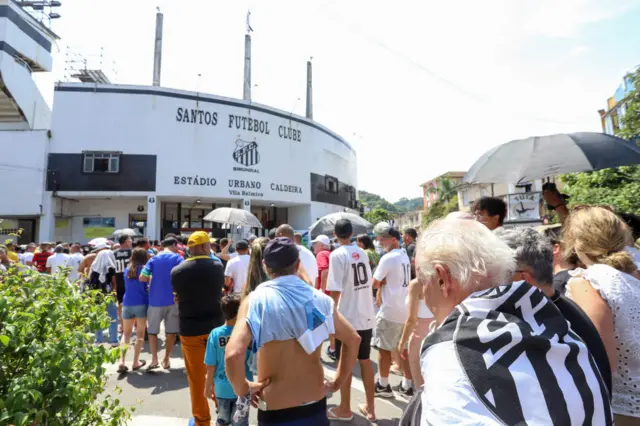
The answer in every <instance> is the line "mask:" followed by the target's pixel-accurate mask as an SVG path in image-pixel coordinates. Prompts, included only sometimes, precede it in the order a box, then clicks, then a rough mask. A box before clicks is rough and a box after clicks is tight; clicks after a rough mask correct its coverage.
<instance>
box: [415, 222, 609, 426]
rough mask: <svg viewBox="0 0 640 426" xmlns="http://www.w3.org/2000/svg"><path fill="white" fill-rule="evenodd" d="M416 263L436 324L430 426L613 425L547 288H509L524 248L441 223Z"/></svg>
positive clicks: (425, 354)
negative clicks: (517, 256)
mask: <svg viewBox="0 0 640 426" xmlns="http://www.w3.org/2000/svg"><path fill="white" fill-rule="evenodd" d="M416 267H417V271H418V279H419V280H420V283H421V284H422V285H423V289H424V295H425V302H426V304H427V306H428V307H429V309H430V310H431V312H433V314H434V316H435V322H436V329H435V330H434V331H433V332H432V333H431V334H430V335H429V336H428V337H427V338H426V339H425V342H424V344H423V348H422V356H421V369H422V374H423V377H424V379H425V384H424V390H423V392H422V420H421V424H422V425H423V426H426V425H432V424H463V423H464V424H508V425H515V424H527V425H530V426H533V425H550V424H557V425H559V424H563V425H575V424H583V423H584V422H585V421H587V422H590V423H592V424H597V425H611V424H612V411H611V406H610V403H609V397H608V395H607V390H606V386H605V384H604V382H603V380H602V377H601V376H600V374H599V373H598V371H597V368H596V367H595V365H594V362H593V359H592V357H591V355H590V354H589V351H588V350H587V347H586V346H585V344H584V343H583V342H582V341H581V340H580V338H579V337H578V336H577V335H576V334H575V333H574V332H573V331H572V330H571V329H570V328H569V326H568V323H567V321H566V320H565V319H564V318H563V317H562V315H561V314H560V312H559V311H558V309H557V308H556V307H555V306H554V304H553V303H552V302H551V301H550V300H549V299H548V298H547V297H546V296H545V295H544V293H543V292H541V291H540V290H537V289H536V288H535V287H532V286H531V285H529V284H527V283H526V282H524V281H520V282H515V283H511V284H508V285H504V284H505V283H509V282H510V281H511V280H510V279H511V276H512V275H513V273H514V271H516V262H515V259H514V253H513V250H512V249H511V248H509V246H508V245H506V244H505V243H504V242H502V241H500V239H499V238H498V237H497V236H495V235H494V234H493V233H492V232H491V231H489V229H487V228H486V227H485V226H483V225H482V224H480V223H478V222H476V221H470V220H441V221H436V222H434V223H433V224H431V226H429V228H428V229H427V230H425V231H424V232H423V233H422V235H421V236H420V239H419V242H418V248H417V255H416Z"/></svg>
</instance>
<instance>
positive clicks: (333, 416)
mask: <svg viewBox="0 0 640 426" xmlns="http://www.w3.org/2000/svg"><path fill="white" fill-rule="evenodd" d="M336 408H338V407H331V408H329V409H328V410H327V417H328V418H329V420H332V421H334V422H350V421H351V420H353V413H351V415H350V416H349V417H339V416H338V415H337V414H335V412H334V411H333V410H335V409H336Z"/></svg>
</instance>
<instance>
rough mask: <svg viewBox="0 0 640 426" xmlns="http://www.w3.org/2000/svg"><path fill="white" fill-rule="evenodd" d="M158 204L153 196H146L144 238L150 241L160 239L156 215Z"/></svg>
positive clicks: (157, 216) (156, 198)
mask: <svg viewBox="0 0 640 426" xmlns="http://www.w3.org/2000/svg"><path fill="white" fill-rule="evenodd" d="M158 204H160V202H159V201H158V197H156V195H155V194H149V195H148V196H147V228H146V230H145V232H146V233H147V235H145V237H147V238H149V239H150V240H151V241H153V240H159V239H160V220H159V215H158V213H159V212H160V208H159V207H158Z"/></svg>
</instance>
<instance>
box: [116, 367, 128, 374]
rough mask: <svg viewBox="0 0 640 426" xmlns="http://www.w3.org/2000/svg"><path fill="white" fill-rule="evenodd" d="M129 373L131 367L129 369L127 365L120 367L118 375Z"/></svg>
mask: <svg viewBox="0 0 640 426" xmlns="http://www.w3.org/2000/svg"><path fill="white" fill-rule="evenodd" d="M127 371H129V367H127V366H126V365H121V366H119V367H118V374H124V373H126V372H127Z"/></svg>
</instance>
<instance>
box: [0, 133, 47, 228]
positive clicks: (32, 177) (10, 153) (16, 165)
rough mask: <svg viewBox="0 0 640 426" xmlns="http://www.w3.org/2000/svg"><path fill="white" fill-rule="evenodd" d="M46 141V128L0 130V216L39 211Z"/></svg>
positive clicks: (29, 214)
mask: <svg viewBox="0 0 640 426" xmlns="http://www.w3.org/2000/svg"><path fill="white" fill-rule="evenodd" d="M47 145H48V139H47V132H45V131H15V132H13V131H4V132H0V153H1V154H0V182H1V183H0V217H6V216H37V215H40V205H41V204H42V196H43V190H44V176H45V173H44V171H45V158H46V151H47Z"/></svg>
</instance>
